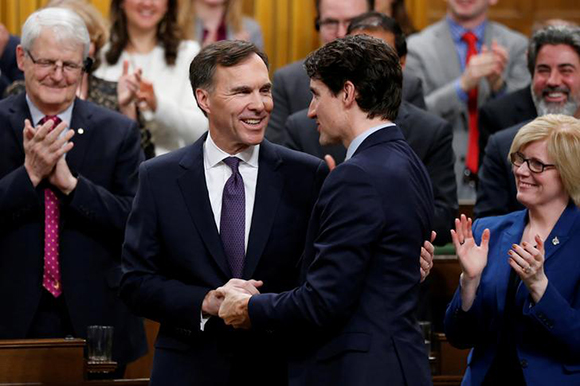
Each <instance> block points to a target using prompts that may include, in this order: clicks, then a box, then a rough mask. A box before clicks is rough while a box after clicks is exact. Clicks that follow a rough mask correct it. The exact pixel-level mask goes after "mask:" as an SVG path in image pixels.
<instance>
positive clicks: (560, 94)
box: [542, 87, 570, 102]
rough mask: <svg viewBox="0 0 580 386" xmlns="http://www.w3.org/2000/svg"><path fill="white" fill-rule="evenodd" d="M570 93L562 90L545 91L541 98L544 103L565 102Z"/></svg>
mask: <svg viewBox="0 0 580 386" xmlns="http://www.w3.org/2000/svg"><path fill="white" fill-rule="evenodd" d="M569 95H570V91H569V90H567V89H564V88H560V87H559V88H557V89H551V90H550V89H547V90H544V91H543V92H542V98H543V99H544V100H545V101H546V102H565V101H567V100H568V96H569Z"/></svg>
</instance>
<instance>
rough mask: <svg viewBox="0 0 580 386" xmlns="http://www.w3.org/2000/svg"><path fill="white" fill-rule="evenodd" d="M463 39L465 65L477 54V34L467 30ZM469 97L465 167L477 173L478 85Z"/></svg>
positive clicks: (470, 91) (469, 93)
mask: <svg viewBox="0 0 580 386" xmlns="http://www.w3.org/2000/svg"><path fill="white" fill-rule="evenodd" d="M462 39H463V41H464V42H466V43H467V56H466V58H465V66H466V67H467V64H468V63H469V60H470V59H471V57H472V56H474V55H477V36H475V34H474V33H473V32H471V31H467V32H466V33H465V34H464V35H463V36H462ZM467 95H468V99H467V110H468V112H469V133H468V137H467V157H466V159H465V167H466V168H467V169H469V171H471V172H472V173H473V174H474V175H475V174H477V169H478V166H479V165H478V164H479V129H478V128H477V87H475V88H473V89H471V90H469V92H468V94H467Z"/></svg>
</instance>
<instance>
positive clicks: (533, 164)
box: [510, 151, 556, 173]
mask: <svg viewBox="0 0 580 386" xmlns="http://www.w3.org/2000/svg"><path fill="white" fill-rule="evenodd" d="M510 160H511V162H512V165H514V166H515V167H518V168H519V167H520V166H522V165H523V164H524V162H525V163H527V164H528V169H530V171H531V172H532V173H542V172H543V171H544V170H546V169H554V168H555V167H556V165H550V164H545V163H543V162H541V161H538V160H537V159H535V158H525V157H524V155H523V154H522V153H520V152H519V151H517V152H515V153H511V154H510Z"/></svg>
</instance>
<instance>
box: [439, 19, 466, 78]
mask: <svg viewBox="0 0 580 386" xmlns="http://www.w3.org/2000/svg"><path fill="white" fill-rule="evenodd" d="M436 34H437V38H436V41H437V42H439V44H438V45H437V47H435V49H436V50H437V51H440V53H439V54H438V55H437V56H438V57H441V58H455V60H448V61H445V62H444V64H441V69H442V70H443V71H442V73H443V74H445V75H444V79H448V80H451V79H455V78H457V74H460V73H461V64H460V63H459V56H458V55H457V50H456V49H455V43H454V42H453V37H452V36H451V31H450V30H449V25H448V24H447V22H446V21H445V20H442V21H441V24H440V26H439V28H438V29H436ZM442 63H443V62H442Z"/></svg>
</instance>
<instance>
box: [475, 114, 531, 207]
mask: <svg viewBox="0 0 580 386" xmlns="http://www.w3.org/2000/svg"><path fill="white" fill-rule="evenodd" d="M528 122H529V121H526V122H522V123H520V124H517V125H515V126H512V127H510V128H507V129H505V130H502V131H500V132H498V133H495V134H494V135H492V136H491V137H489V141H488V142H487V147H486V149H485V157H484V158H483V163H482V165H481V168H480V169H479V174H478V175H479V183H478V185H477V200H476V201H475V207H474V208H473V214H474V216H475V217H476V218H479V217H488V216H499V215H502V214H506V213H510V212H514V211H516V210H521V209H524V206H523V205H522V204H520V202H519V201H518V200H517V199H516V195H517V189H516V180H515V178H514V174H513V172H512V164H511V162H510V161H509V159H508V155H509V151H510V147H511V146H512V142H513V140H514V137H515V136H516V134H517V133H518V130H519V129H520V128H521V127H522V126H524V125H525V124H526V123H528Z"/></svg>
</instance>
